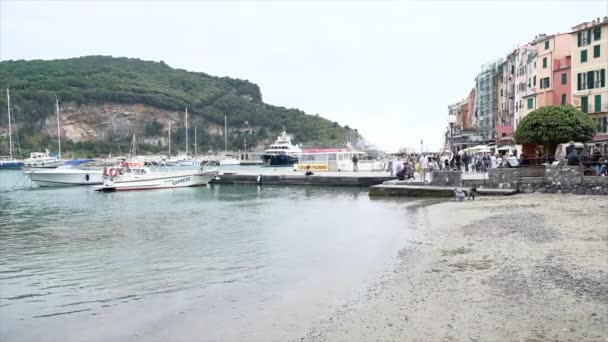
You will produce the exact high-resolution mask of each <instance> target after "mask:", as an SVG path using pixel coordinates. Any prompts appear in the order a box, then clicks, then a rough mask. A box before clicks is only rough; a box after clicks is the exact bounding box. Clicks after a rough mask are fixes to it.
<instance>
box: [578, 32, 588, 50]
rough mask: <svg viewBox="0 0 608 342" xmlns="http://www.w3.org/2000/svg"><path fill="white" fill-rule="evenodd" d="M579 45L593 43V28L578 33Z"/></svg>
mask: <svg viewBox="0 0 608 342" xmlns="http://www.w3.org/2000/svg"><path fill="white" fill-rule="evenodd" d="M577 37H578V46H585V45H589V44H590V43H591V30H587V31H581V32H579V33H578V35H577Z"/></svg>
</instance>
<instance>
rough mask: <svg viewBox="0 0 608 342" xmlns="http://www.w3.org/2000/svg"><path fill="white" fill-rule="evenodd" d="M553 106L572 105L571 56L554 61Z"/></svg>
mask: <svg viewBox="0 0 608 342" xmlns="http://www.w3.org/2000/svg"><path fill="white" fill-rule="evenodd" d="M553 104H554V105H569V104H572V72H571V68H570V56H565V57H563V58H559V59H554V60H553Z"/></svg>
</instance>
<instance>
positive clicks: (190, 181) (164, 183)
mask: <svg viewBox="0 0 608 342" xmlns="http://www.w3.org/2000/svg"><path fill="white" fill-rule="evenodd" d="M217 174H218V172H217V171H216V170H213V171H204V170H196V171H169V172H158V171H154V172H153V171H152V170H150V168H148V167H144V166H141V164H140V163H133V162H124V163H122V164H121V165H120V166H119V167H113V168H111V169H109V170H108V174H107V175H105V177H104V180H103V184H102V185H99V186H97V187H95V190H97V191H104V192H113V191H128V190H152V189H168V188H181V187H191V186H202V185H206V184H207V183H209V181H211V180H212V179H213V178H214V177H215V176H217Z"/></svg>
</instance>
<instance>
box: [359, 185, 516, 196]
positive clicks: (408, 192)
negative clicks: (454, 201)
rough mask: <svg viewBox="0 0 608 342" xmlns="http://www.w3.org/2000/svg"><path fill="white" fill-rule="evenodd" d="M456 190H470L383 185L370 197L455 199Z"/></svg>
mask: <svg viewBox="0 0 608 342" xmlns="http://www.w3.org/2000/svg"><path fill="white" fill-rule="evenodd" d="M454 188H458V189H461V190H468V188H463V187H454V186H434V185H405V184H381V185H374V186H372V187H371V188H370V189H369V195H370V196H405V197H454ZM516 193H517V190H516V189H488V188H485V189H477V194H479V195H480V196H507V195H514V194H516Z"/></svg>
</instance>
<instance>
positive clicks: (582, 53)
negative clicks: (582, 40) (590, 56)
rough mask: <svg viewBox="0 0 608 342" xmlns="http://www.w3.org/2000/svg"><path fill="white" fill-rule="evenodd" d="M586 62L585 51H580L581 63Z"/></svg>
mask: <svg viewBox="0 0 608 342" xmlns="http://www.w3.org/2000/svg"><path fill="white" fill-rule="evenodd" d="M586 61H587V50H581V63H585V62H586Z"/></svg>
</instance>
